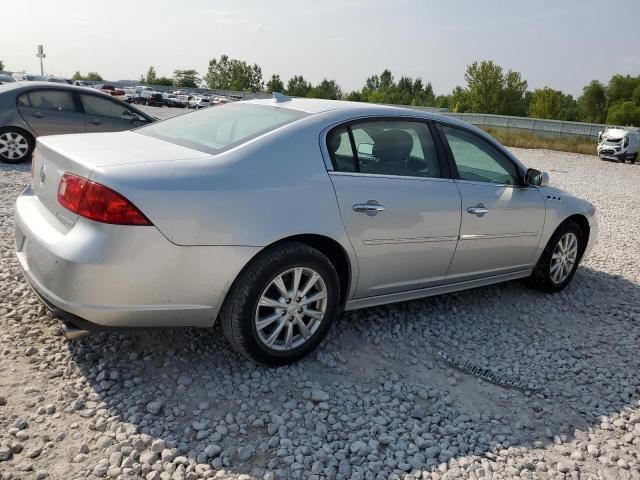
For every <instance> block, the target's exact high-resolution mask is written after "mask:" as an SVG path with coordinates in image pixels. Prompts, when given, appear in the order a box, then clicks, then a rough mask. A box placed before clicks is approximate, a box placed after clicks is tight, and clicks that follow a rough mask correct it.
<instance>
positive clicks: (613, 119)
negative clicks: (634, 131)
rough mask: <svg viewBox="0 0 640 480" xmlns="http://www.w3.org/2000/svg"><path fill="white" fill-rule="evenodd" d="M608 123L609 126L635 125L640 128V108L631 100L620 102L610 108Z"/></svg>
mask: <svg viewBox="0 0 640 480" xmlns="http://www.w3.org/2000/svg"><path fill="white" fill-rule="evenodd" d="M607 123H608V124H609V125H621V126H627V125H633V126H636V127H640V107H639V106H637V105H636V104H635V103H633V102H632V101H631V100H629V101H626V102H618V103H616V104H614V105H612V106H611V107H609V112H608V113H607Z"/></svg>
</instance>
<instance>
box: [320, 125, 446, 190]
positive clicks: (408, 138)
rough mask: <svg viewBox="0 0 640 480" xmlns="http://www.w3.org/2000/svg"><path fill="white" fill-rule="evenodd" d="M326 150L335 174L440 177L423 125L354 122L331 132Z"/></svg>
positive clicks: (429, 135)
mask: <svg viewBox="0 0 640 480" xmlns="http://www.w3.org/2000/svg"><path fill="white" fill-rule="evenodd" d="M350 135H351V137H352V138H353V143H354V146H355V152H354V151H353V149H352V146H351V141H350V138H349V136H350ZM327 149H328V150H329V155H330V156H331V161H332V163H333V167H334V169H335V170H337V171H358V172H360V173H369V174H377V175H394V176H403V177H430V178H439V177H441V176H442V172H441V170H440V164H439V162H438V156H437V154H436V149H435V145H434V143H433V138H432V136H431V132H430V130H429V126H428V125H427V124H426V123H423V122H413V121H405V120H376V121H363V122H356V123H353V124H351V125H350V126H349V127H340V128H338V129H335V130H332V131H331V132H330V133H329V135H328V136H327Z"/></svg>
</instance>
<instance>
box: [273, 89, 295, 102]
mask: <svg viewBox="0 0 640 480" xmlns="http://www.w3.org/2000/svg"><path fill="white" fill-rule="evenodd" d="M273 101H274V102H276V103H280V102H289V101H291V97H288V96H287V95H285V94H284V93H278V92H273Z"/></svg>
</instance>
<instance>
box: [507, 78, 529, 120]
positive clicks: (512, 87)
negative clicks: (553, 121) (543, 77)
mask: <svg viewBox="0 0 640 480" xmlns="http://www.w3.org/2000/svg"><path fill="white" fill-rule="evenodd" d="M527 86H528V83H527V81H526V80H523V79H522V76H521V75H520V72H514V71H512V70H509V71H508V72H507V73H506V74H505V75H504V78H503V85H502V91H501V93H500V98H501V106H500V114H501V115H513V116H516V117H524V116H526V115H527V110H528V107H529V105H528V103H527V101H526V92H527Z"/></svg>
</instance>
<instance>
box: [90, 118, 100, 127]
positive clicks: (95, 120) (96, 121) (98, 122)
mask: <svg viewBox="0 0 640 480" xmlns="http://www.w3.org/2000/svg"><path fill="white" fill-rule="evenodd" d="M89 123H91V124H93V125H102V122H101V121H100V120H98V119H97V118H94V119H93V120H89Z"/></svg>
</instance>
